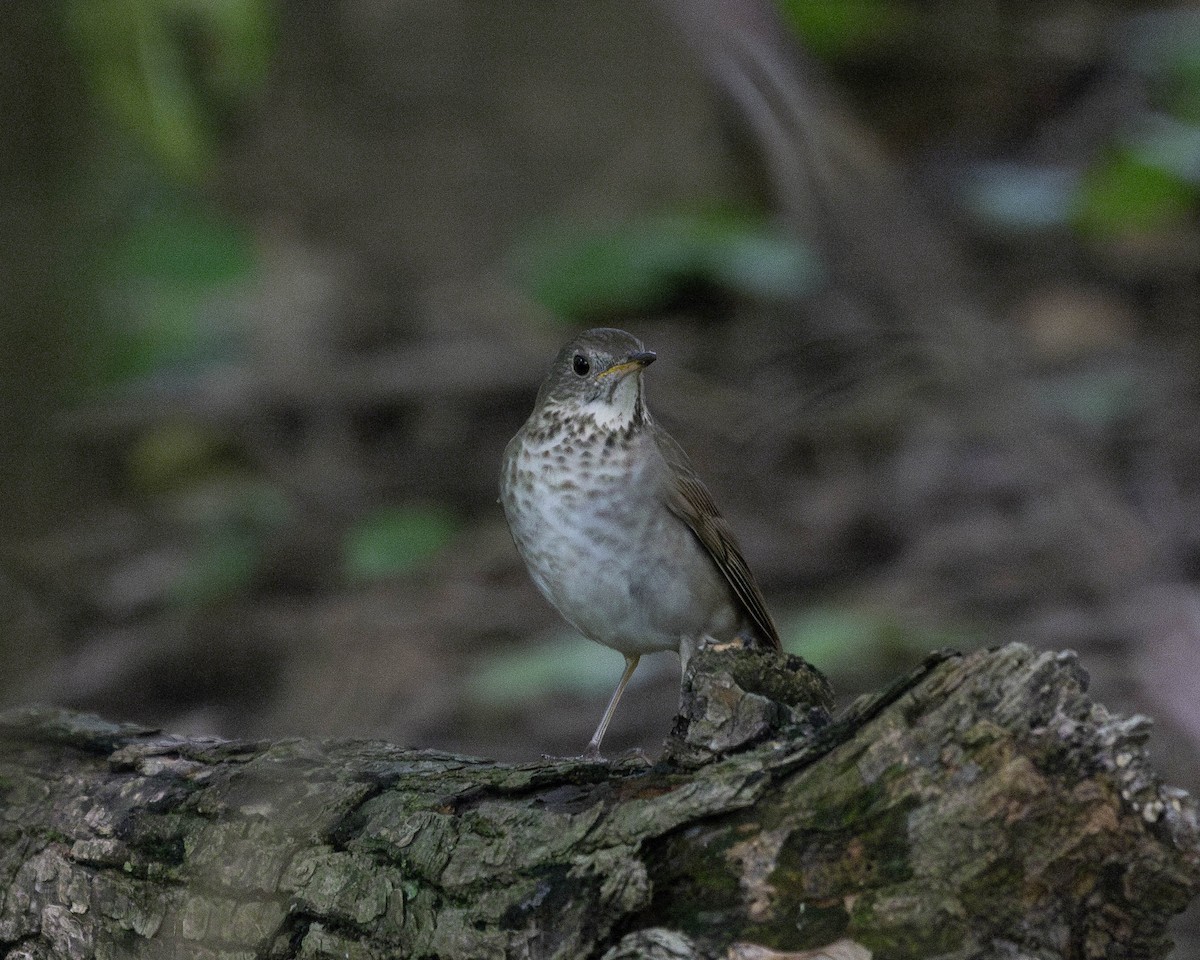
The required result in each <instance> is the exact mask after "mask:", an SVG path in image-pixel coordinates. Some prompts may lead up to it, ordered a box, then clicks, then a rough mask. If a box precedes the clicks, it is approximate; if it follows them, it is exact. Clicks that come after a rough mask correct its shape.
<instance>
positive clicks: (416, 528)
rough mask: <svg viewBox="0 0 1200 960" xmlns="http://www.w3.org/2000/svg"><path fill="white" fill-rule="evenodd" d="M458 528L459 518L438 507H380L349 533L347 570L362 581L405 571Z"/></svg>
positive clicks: (345, 552)
mask: <svg viewBox="0 0 1200 960" xmlns="http://www.w3.org/2000/svg"><path fill="white" fill-rule="evenodd" d="M458 529H459V523H458V521H457V520H456V519H455V518H454V517H453V516H452V515H451V514H450V513H448V512H447V511H445V510H442V509H440V508H437V507H412V506H409V507H386V508H384V509H381V510H377V511H375V512H374V513H371V514H368V515H367V516H365V517H363V518H362V519H360V520H359V521H358V522H357V523H356V524H355V525H354V526H353V527H351V529H350V530H349V531H348V532H347V534H346V539H345V542H344V544H343V552H342V557H343V569H344V571H345V574H346V576H347V577H348V578H349V579H350V580H353V581H358V582H362V581H370V580H380V579H383V578H385V577H391V576H395V575H396V574H400V573H405V572H407V571H409V570H412V569H414V568H416V567H419V566H420V565H421V564H423V563H425V562H426V561H427V560H429V558H430V557H432V556H433V555H434V554H435V553H436V552H437V551H438V550H440V549H441V548H442V547H443V546H445V545H446V544H447V543H448V542H449V541H450V540H451V538H452V537H453V536H454V534H455V533H456V532H457V531H458Z"/></svg>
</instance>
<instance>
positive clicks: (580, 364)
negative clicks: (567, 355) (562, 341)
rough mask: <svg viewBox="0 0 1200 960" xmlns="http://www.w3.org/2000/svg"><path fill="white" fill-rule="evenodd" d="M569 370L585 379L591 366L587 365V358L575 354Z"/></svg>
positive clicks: (580, 354)
mask: <svg viewBox="0 0 1200 960" xmlns="http://www.w3.org/2000/svg"><path fill="white" fill-rule="evenodd" d="M571 369H572V370H574V371H575V372H576V373H577V374H579V375H580V376H581V377H586V376H587V375H588V371H589V370H591V369H592V365H591V364H590V363H588V358H587V357H585V356H584V355H583V354H582V353H577V354H575V359H574V360H572V361H571Z"/></svg>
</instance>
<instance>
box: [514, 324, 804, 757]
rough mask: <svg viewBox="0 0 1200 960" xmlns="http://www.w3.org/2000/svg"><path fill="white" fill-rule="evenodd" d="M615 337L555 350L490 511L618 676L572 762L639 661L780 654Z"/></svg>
mask: <svg viewBox="0 0 1200 960" xmlns="http://www.w3.org/2000/svg"><path fill="white" fill-rule="evenodd" d="M656 356H657V355H656V354H655V353H654V352H653V351H650V350H647V349H646V348H645V346H644V345H643V343H642V342H641V341H640V340H638V339H637V338H636V337H635V336H633V335H632V334H630V333H627V332H625V331H623V330H617V329H612V328H595V329H591V330H587V331H585V332H583V333H581V334H579V335H578V336H576V337H575V338H574V339H572V340H571V341H570V342H568V343H567V344H566V345H565V346H563V348H562V349H561V350H560V351H559V352H558V355H557V356H556V357H555V359H554V362H553V363H552V364H551V367H550V370H549V372H548V373H547V375H546V378H545V380H544V381H543V382H542V385H541V389H540V390H539V391H538V395H537V400H536V402H535V404H534V408H533V413H532V414H531V415H530V416H529V419H528V420H526V421H525V424H524V425H523V426H522V427H521V429H520V430H519V431H518V432H517V434H516V436H514V437H513V438H512V440H511V441H509V443H508V446H507V447H506V448H505V451H504V459H503V464H502V467H501V475H500V502H501V504H502V505H503V508H504V514H505V518H506V520H507V521H508V527H509V531H510V532H511V534H512V538H513V542H514V543H515V545H516V548H517V552H518V553H519V554H520V556H521V558H522V560H524V562H525V565H526V567H527V568H528V570H529V574H530V577H531V578H532V580H533V582H534V584H535V585H536V586H537V588H538V590H539V591H540V592H541V593H542V595H543V596H544V597H545V598H546V599H547V600H548V601H549V602H550V604H551V605H552V606H553V607H554V608H555V609H556V610H557V611H558V612H559V614H561V615H562V617H563V619H565V620H566V621H567V622H568V623H569V624H571V626H573V627H574V628H575V629H576V630H578V631H579V632H580V633H582V634H583V635H584V636H585V637H587V638H588V639H590V640H594V641H596V642H598V643H601V644H604V645H605V646H607V647H611V648H612V649H614V650H617V651H619V652H620V653H621V654H622V655H623V656H624V658H625V670H624V672H623V673H622V674H621V679H620V681H619V682H618V684H617V688H616V690H615V691H614V693H613V695H612V698H611V699H610V700H609V702H608V706H607V707H606V708H605V710H604V715H603V716H602V717H601V719H600V723H599V725H598V726H597V727H596V732H595V733H594V734H593V735H592V738H591V740H590V741H589V742H588V745H587V748H586V749H585V751H584V753H583V755H582V756H583V757H584V758H587V759H590V760H602V759H603V758H602V756H601V754H600V744H601V742H602V740H603V739H604V734H605V731H606V730H607V729H608V725H609V723H610V721H611V720H612V717H613V714H614V712H615V711H616V708H617V704H618V703H619V702H620V699H621V695H622V693H624V691H625V687H626V685H627V684H628V683H629V680H630V678H631V677H632V676H633V673H634V670H636V669H637V666H638V662H639V660H640V658H641V657H642V656H643V655H645V654H648V653H655V652H658V651H665V650H674V651H676V652H678V653H679V656H680V659H681V662H682V664H683V669H684V672H685V675H686V670H687V664H688V660H689V658H690V657H691V656H692V654H693V653H694V652H695V651H696V650H698V649H700V648H701V647H703V646H705V645H708V644H713V643H729V642H733V641H737V642H739V643H740V644H742V645H743V646H746V647H748V648H753V649H766V650H780V649H781V644H780V640H779V630H778V628H777V627H776V625H775V621H774V620H773V619H772V618H771V615H770V613H769V612H768V610H767V605H766V601H765V600H764V599H763V594H762V591H761V590H760V589H759V586H758V583H757V582H756V581H755V579H754V575H753V574H752V573H751V572H750V568H749V567H748V566H747V564H746V559H745V557H744V556H743V554H742V550H741V547H740V546H739V545H738V541H737V539H736V537H735V536H734V534H733V531H732V530H731V529H730V527H729V524H728V523H727V522H726V521H725V519H724V518H723V517H722V516H721V513H720V511H719V510H718V509H717V505H716V503H715V502H714V501H713V498H712V495H711V494H710V493H709V491H708V488H707V487H706V486H705V485H704V483H703V481H702V480H701V479H700V477H699V476H697V474H696V470H695V468H694V467H693V466H692V463H691V461H690V460H689V459H688V457H687V454H686V453H684V451H683V448H682V447H680V446H679V444H678V443H676V442H675V440H674V438H672V437H671V435H670V434H669V433H668V432H667V431H666V430H665V429H663V427H662V426H660V425H659V424H658V423H657V422H656V421H655V420H654V419H653V418H652V417H651V416H650V411H649V410H648V409H647V407H646V401H645V391H644V387H643V379H642V378H643V372H644V371H645V369H646V367H648V366H649V365H650V364H651V363H653V362H654V360H655V359H656Z"/></svg>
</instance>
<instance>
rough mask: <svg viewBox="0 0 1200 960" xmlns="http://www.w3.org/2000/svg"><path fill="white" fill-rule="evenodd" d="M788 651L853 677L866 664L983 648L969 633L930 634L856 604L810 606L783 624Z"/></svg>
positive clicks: (784, 639) (925, 630)
mask: <svg viewBox="0 0 1200 960" xmlns="http://www.w3.org/2000/svg"><path fill="white" fill-rule="evenodd" d="M780 633H781V635H782V639H783V646H784V649H785V650H787V651H788V652H789V653H795V654H798V655H799V656H802V657H804V659H806V660H808V661H810V662H811V663H812V664H813V666H815V667H817V668H818V669H819V670H822V671H824V672H826V673H832V674H838V673H842V674H845V673H851V672H854V671H856V670H857V668H858V666H859V665H860V664H862V663H863V662H864V661H870V660H875V659H878V658H880V657H881V656H886V657H889V658H896V659H901V660H904V659H915V658H917V657H920V656H921V655H923V654H925V653H927V652H929V651H931V650H938V649H941V648H943V647H954V648H957V649H966V648H971V647H975V646H977V645H978V644H979V638H978V637H977V636H976V635H975V634H974V633H972V632H970V631H967V630H939V631H930V630H927V629H923V628H920V627H917V626H912V625H909V624H906V623H904V622H903V621H901V620H900V619H899V618H898V617H897V616H896V614H895V613H894V612H892V611H886V610H873V609H871V608H869V607H862V606H853V605H816V606H812V607H806V608H805V609H803V610H800V611H798V612H796V613H793V614H792V615H790V616H787V617H784V618H783V620H782V621H781V623H780Z"/></svg>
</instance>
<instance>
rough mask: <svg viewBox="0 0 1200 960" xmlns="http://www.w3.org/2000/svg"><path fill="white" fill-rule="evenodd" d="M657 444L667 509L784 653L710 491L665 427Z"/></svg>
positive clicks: (759, 594)
mask: <svg viewBox="0 0 1200 960" xmlns="http://www.w3.org/2000/svg"><path fill="white" fill-rule="evenodd" d="M655 440H656V441H657V442H658V448H659V450H660V451H661V452H662V455H663V458H664V459H665V460H666V461H667V464H668V465H669V466H670V467H671V473H672V475H673V477H674V483H672V484H671V487H670V490H669V492H668V494H667V506H668V507H669V508H670V509H671V512H672V513H674V514H675V515H676V516H677V517H679V518H680V519H681V520H683V522H684V523H686V524H687V525H688V526H689V527H690V528H691V529H692V532H693V533H695V534H696V537H697V538H698V539H699V540H700V542H701V543H702V544H703V545H704V548H705V549H706V550H707V551H708V552H709V555H710V556H711V557H712V558H713V560H714V562H715V563H716V565H717V569H718V570H720V571H721V575H722V576H724V577H725V579H726V580H727V581H729V586H731V587H732V588H733V592H734V595H735V596H736V597H737V599H738V601H739V602H740V603H741V605H742V609H744V610H745V611H746V613H747V614H748V615H749V617H750V619H751V620H752V621H754V624H755V626H757V627H758V629H759V631H760V632H761V633H762V636H763V637H764V638H765V639H766V640H767V641H768V642H769V643H770V644H771V646H772V647H774V648H775V649H776V650H779V649H782V645H781V644H780V642H779V630H778V629H777V628H776V626H775V621H774V620H772V619H771V615H770V614H769V613H768V612H767V604H766V601H765V600H764V599H763V595H762V591H761V590H760V589H759V588H758V584H757V583H756V582H755V580H754V574H752V573H751V572H750V568H749V567H748V566H747V565H746V558H745V557H743V556H742V550H741V548H740V547H739V546H738V542H737V538H736V537H734V535H733V531H732V530H731V529H730V528H729V524H728V523H726V522H725V518H724V517H722V516H721V512H720V511H719V510H718V509H717V505H716V504H715V503H714V502H713V498H712V494H711V493H709V492H708V487H706V486H705V485H704V482H703V481H702V480H701V479H700V478H699V477H698V476H696V471H695V469H694V468H693V467H692V463H691V461H690V460H688V457H687V454H686V453H684V452H683V448H682V447H681V446H679V444H678V443H676V442H675V440H674V438H673V437H671V435H670V434H668V433H667V432H666V431H665V430H663V429H662V427H657V428H656V429H655Z"/></svg>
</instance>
